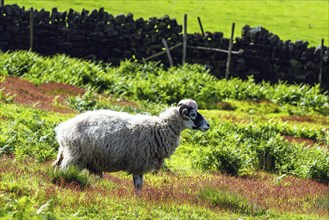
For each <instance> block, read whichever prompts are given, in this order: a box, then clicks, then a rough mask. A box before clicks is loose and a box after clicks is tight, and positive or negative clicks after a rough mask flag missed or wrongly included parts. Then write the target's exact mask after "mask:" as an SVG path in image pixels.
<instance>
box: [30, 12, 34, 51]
mask: <svg viewBox="0 0 329 220" xmlns="http://www.w3.org/2000/svg"><path fill="white" fill-rule="evenodd" d="M33 15H34V13H33V8H31V9H30V50H31V51H32V50H33V17H34V16H33Z"/></svg>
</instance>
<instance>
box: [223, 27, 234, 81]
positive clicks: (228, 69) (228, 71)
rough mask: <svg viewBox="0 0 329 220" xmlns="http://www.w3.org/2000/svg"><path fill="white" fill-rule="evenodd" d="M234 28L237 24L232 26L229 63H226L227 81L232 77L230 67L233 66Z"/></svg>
mask: <svg viewBox="0 0 329 220" xmlns="http://www.w3.org/2000/svg"><path fill="white" fill-rule="evenodd" d="M234 28H235V23H233V24H232V32H231V38H230V45H229V47H228V54H227V62H226V72H225V78H226V79H228V78H229V76H230V65H231V56H232V46H233V37H234Z"/></svg>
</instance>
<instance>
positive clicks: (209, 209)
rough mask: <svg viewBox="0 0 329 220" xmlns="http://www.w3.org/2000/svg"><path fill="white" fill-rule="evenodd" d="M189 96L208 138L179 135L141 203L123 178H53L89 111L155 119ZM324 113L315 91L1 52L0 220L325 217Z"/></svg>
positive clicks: (72, 173) (327, 135)
mask: <svg viewBox="0 0 329 220" xmlns="http://www.w3.org/2000/svg"><path fill="white" fill-rule="evenodd" d="M191 76H192V77H191ZM128 79H129V80H128ZM182 82H184V83H182ZM68 84H70V85H68ZM183 85H184V86H183ZM78 87H81V88H78ZM191 88H194V89H193V90H191ZM79 91H80V92H79ZM79 93H80V94H79ZM155 94H156V95H155ZM182 97H193V98H194V99H196V100H197V101H198V103H199V104H200V107H202V109H201V110H200V112H201V114H203V115H204V116H205V117H206V118H207V119H208V121H209V123H210V124H211V129H210V130H209V131H207V132H206V133H202V132H199V131H192V130H186V131H184V132H182V136H181V141H180V143H181V145H180V146H179V147H178V148H177V150H176V151H175V153H174V154H173V155H172V157H171V158H170V159H167V160H166V161H165V166H164V168H163V169H161V170H160V171H159V172H156V173H148V174H146V175H145V185H144V188H143V192H142V195H141V196H140V197H137V196H136V195H135V194H134V190H133V183H132V178H131V176H130V175H127V174H126V173H125V172H117V173H106V174H105V175H104V178H102V179H100V178H98V177H97V176H93V175H90V174H89V173H88V172H87V171H82V172H79V171H77V170H75V169H70V170H68V171H67V172H60V171H59V172H58V171H56V170H54V169H52V167H51V163H52V161H53V160H54V159H55V157H56V153H57V149H58V144H57V143H56V141H55V134H54V127H55V126H56V125H57V124H58V123H60V122H62V121H65V120H67V119H69V118H71V117H73V116H74V115H77V114H78V113H79V112H81V111H86V110H92V109H112V110H119V111H126V112H130V113H132V114H135V113H139V112H148V113H150V114H158V113H159V112H160V111H161V110H163V109H164V108H166V107H167V106H168V105H170V104H174V103H175V102H177V100H179V99H181V98H182ZM328 103H329V96H328V93H321V92H320V91H319V88H318V87H310V86H305V85H304V86H303V85H287V84H284V83H280V84H278V85H271V84H267V83H262V84H255V83H254V82H253V81H252V79H251V78H250V79H249V80H248V81H242V80H239V79H231V80H229V81H226V80H218V79H215V78H213V77H212V76H210V75H209V74H208V73H207V72H206V71H205V70H204V69H203V68H201V67H200V66H198V65H186V66H182V67H172V68H170V69H162V68H161V67H160V66H159V65H156V64H154V63H149V64H137V63H130V62H122V63H121V65H120V66H118V67H108V66H105V65H102V64H97V63H92V62H90V61H86V60H80V59H75V58H70V57H67V56H65V55H56V56H54V57H42V56H40V55H37V54H36V53H33V52H27V51H19V52H11V53H3V54H1V53H0V109H1V111H0V120H1V123H0V161H1V162H0V219H137V218H139V219H239V218H242V219H328V216H329V213H328V210H329V209H328V208H329V204H328V197H329V194H328V192H329V191H328V180H329V176H328V173H329V172H328V171H329V154H328V149H329V131H328V124H329V105H328ZM27 180H28V181H27Z"/></svg>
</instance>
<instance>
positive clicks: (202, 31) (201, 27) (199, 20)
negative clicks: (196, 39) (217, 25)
mask: <svg viewBox="0 0 329 220" xmlns="http://www.w3.org/2000/svg"><path fill="white" fill-rule="evenodd" d="M198 22H199V26H200V29H201V33H202V37H203V38H205V34H204V30H203V26H202V23H201V18H200V17H198Z"/></svg>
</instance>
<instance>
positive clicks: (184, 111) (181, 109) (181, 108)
mask: <svg viewBox="0 0 329 220" xmlns="http://www.w3.org/2000/svg"><path fill="white" fill-rule="evenodd" d="M179 115H180V117H181V118H182V119H183V120H185V121H188V120H190V118H189V117H188V109H187V106H186V105H181V106H179Z"/></svg>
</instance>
